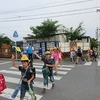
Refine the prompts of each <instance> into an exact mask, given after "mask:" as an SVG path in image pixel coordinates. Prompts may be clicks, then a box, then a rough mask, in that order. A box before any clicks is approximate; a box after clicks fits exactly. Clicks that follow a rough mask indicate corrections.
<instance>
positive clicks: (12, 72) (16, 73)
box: [0, 70, 62, 80]
mask: <svg viewBox="0 0 100 100" xmlns="http://www.w3.org/2000/svg"><path fill="white" fill-rule="evenodd" d="M0 72H1V73H9V74H14V75H21V74H20V72H19V71H9V70H0ZM36 77H37V78H43V75H42V74H36ZM54 78H55V80H60V79H61V78H62V77H61V76H55V77H54Z"/></svg>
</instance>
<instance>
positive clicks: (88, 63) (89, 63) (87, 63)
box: [84, 62, 92, 65]
mask: <svg viewBox="0 0 100 100" xmlns="http://www.w3.org/2000/svg"><path fill="white" fill-rule="evenodd" d="M91 64H92V62H86V63H85V64H84V65H91Z"/></svg>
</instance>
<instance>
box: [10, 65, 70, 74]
mask: <svg viewBox="0 0 100 100" xmlns="http://www.w3.org/2000/svg"><path fill="white" fill-rule="evenodd" d="M10 69H16V68H14V67H10ZM59 69H60V68H59ZM64 69H65V70H66V68H64ZM68 70H71V68H69V69H68ZM36 72H42V69H37V68H36ZM58 74H62V75H66V74H67V72H65V71H58Z"/></svg>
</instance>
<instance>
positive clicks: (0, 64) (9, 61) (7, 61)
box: [0, 61, 11, 65]
mask: <svg viewBox="0 0 100 100" xmlns="http://www.w3.org/2000/svg"><path fill="white" fill-rule="evenodd" d="M8 63H11V61H7V62H4V63H0V65H3V64H8Z"/></svg>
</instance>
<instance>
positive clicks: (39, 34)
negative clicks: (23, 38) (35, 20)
mask: <svg viewBox="0 0 100 100" xmlns="http://www.w3.org/2000/svg"><path fill="white" fill-rule="evenodd" d="M57 23H58V21H52V20H50V19H47V20H45V21H44V22H42V23H41V25H40V26H36V27H30V29H31V31H32V33H33V35H31V37H33V38H36V39H43V40H45V38H48V40H49V38H50V37H52V36H54V35H55V34H56V33H57V32H58V27H59V26H60V25H57Z"/></svg>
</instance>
